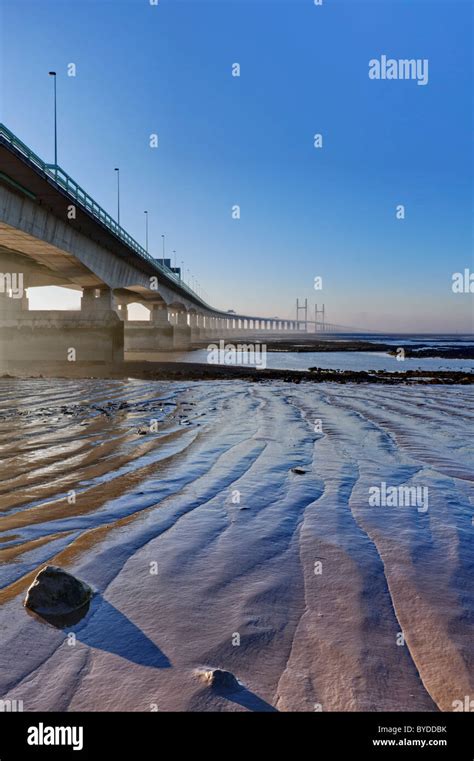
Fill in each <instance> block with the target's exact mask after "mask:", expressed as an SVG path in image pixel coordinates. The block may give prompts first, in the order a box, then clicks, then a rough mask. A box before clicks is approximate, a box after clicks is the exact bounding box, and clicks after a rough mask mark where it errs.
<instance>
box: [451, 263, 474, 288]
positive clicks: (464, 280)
mask: <svg viewBox="0 0 474 761" xmlns="http://www.w3.org/2000/svg"><path fill="white" fill-rule="evenodd" d="M452 280H453V283H452V286H451V289H452V291H453V293H474V272H471V271H470V270H469V269H468V268H467V267H466V269H465V270H464V272H454V273H453V278H452Z"/></svg>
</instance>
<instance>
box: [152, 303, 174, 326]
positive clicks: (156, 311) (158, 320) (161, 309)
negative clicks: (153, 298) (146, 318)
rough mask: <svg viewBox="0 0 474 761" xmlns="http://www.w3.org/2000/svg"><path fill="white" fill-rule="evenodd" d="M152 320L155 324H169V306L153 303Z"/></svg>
mask: <svg viewBox="0 0 474 761" xmlns="http://www.w3.org/2000/svg"><path fill="white" fill-rule="evenodd" d="M150 322H151V323H153V325H169V324H170V321H169V317H168V308H167V306H166V304H152V305H151V313H150Z"/></svg>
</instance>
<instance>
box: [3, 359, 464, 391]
mask: <svg viewBox="0 0 474 761" xmlns="http://www.w3.org/2000/svg"><path fill="white" fill-rule="evenodd" d="M35 377H37V378H109V379H124V378H136V379H142V380H157V381H176V380H179V381H183V380H190V381H212V380H247V381H252V382H255V383H259V382H264V381H274V380H278V381H285V382H287V383H301V382H310V383H327V382H332V383H377V384H384V383H385V384H410V385H413V384H418V385H419V384H421V385H427V384H430V385H431V384H443V385H453V384H460V385H472V384H474V373H466V372H460V371H454V370H437V371H433V370H405V371H400V372H390V371H386V370H376V371H375V370H374V371H370V370H367V371H366V370H360V371H355V370H333V369H324V368H320V367H312V368H309V369H308V370H277V369H269V368H266V369H257V368H255V367H247V366H237V365H211V364H204V363H198V362H133V361H128V362H122V363H120V364H117V365H113V366H111V365H105V364H99V363H96V364H94V363H81V364H80V363H71V364H69V365H64V364H61V365H58V366H52V365H50V364H48V365H47V364H46V363H45V364H44V366H43V365H42V364H37V365H36V372H35V373H32V372H31V369H30V370H29V371H24V372H23V371H21V369H19V370H15V371H10V372H9V373H5V374H4V375H2V376H0V379H2V378H3V379H11V378H19V379H20V378H35Z"/></svg>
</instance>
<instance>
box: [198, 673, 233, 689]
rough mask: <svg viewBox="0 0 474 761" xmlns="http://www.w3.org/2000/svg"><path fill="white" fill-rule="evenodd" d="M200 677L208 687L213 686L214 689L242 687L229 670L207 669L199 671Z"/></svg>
mask: <svg viewBox="0 0 474 761" xmlns="http://www.w3.org/2000/svg"><path fill="white" fill-rule="evenodd" d="M201 678H202V679H203V681H204V682H206V684H207V685H208V686H209V687H213V688H214V689H215V690H230V691H235V690H240V689H242V685H241V684H240V683H239V682H238V681H237V679H236V678H235V676H234V675H233V674H231V672H230V671H223V670H222V669H209V670H208V671H203V672H201Z"/></svg>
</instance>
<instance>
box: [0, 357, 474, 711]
mask: <svg viewBox="0 0 474 761" xmlns="http://www.w3.org/2000/svg"><path fill="white" fill-rule="evenodd" d="M226 369H228V368H226ZM12 400H15V401H12ZM472 401H473V392H472V389H471V388H470V387H469V386H467V385H465V386H462V385H442V384H440V383H439V382H438V383H437V384H436V385H429V386H427V385H425V386H410V387H409V386H407V385H402V384H396V385H394V384H390V385H376V384H356V383H352V382H346V383H345V384H344V385H341V384H335V383H324V382H323V383H319V384H314V383H309V382H305V381H303V382H300V383H297V384H293V383H292V384H289V383H285V382H283V381H281V380H272V382H268V383H266V382H264V383H248V382H247V381H245V380H239V379H234V380H231V381H229V380H227V381H222V380H219V379H216V380H214V381H213V382H193V381H189V380H187V379H186V380H181V381H171V382H170V381H164V380H153V379H147V380H143V379H136V380H133V379H125V380H113V379H111V380H97V379H96V380H94V379H90V380H73V379H68V380H64V379H59V380H43V379H35V380H15V379H3V380H0V450H1V460H2V461H1V466H0V467H1V469H2V477H3V478H2V485H1V491H0V525H1V543H0V560H1V564H0V587H1V589H0V630H1V632H2V648H1V651H0V659H1V666H0V697H2V698H3V699H5V698H11V699H13V698H16V699H22V700H23V701H24V708H25V710H26V711H36V710H59V711H65V710H107V711H116V710H128V711H150V710H156V709H158V710H161V711H167V710H186V711H190V710H217V711H242V710H262V711H270V710H279V711H292V710H295V711H314V710H319V709H320V708H321V709H322V710H323V711H334V710H341V711H357V710H370V711H382V710H389V711H405V710H413V711H416V710H419V711H436V710H443V711H450V710H452V704H453V701H454V700H463V699H464V696H466V695H472V694H474V692H473V690H474V685H473V655H474V653H473V649H474V646H473V637H472V625H473V617H474V600H473V593H472V569H473V567H474V551H473V545H472V530H473V529H472V515H473V498H474V489H473V481H474V467H473V465H474V458H473V453H472V449H470V448H469V446H468V444H469V435H470V434H469V431H470V430H472V418H473V413H472ZM315 420H321V426H322V430H321V431H319V430H318V425H316V430H315ZM151 421H157V425H155V424H153V426H154V428H156V429H157V430H156V431H153V432H151V431H150V422H151ZM293 468H300V469H302V470H303V471H305V472H304V473H303V474H298V473H294V472H293V471H292V469H293ZM381 481H386V482H387V483H391V484H408V485H423V486H427V487H428V489H429V509H428V510H427V511H426V512H425V513H421V512H419V511H418V510H417V509H416V508H413V507H399V508H389V507H381V508H377V507H371V506H369V504H368V490H369V488H370V487H371V486H372V485H374V484H378V483H380V482H381ZM71 490H74V492H75V501H72V502H71ZM68 496H69V501H68ZM46 563H52V564H55V565H59V566H61V567H63V568H65V569H66V570H68V571H70V572H72V573H74V574H76V575H77V576H78V577H79V578H81V579H83V580H84V581H86V582H87V583H89V584H91V585H92V586H93V588H94V589H95V591H96V595H95V597H94V600H93V602H92V604H91V607H90V609H89V611H88V612H87V614H86V615H85V617H84V618H83V619H82V620H81V621H80V622H79V623H77V624H75V625H72V626H69V627H66V628H65V629H58V628H55V627H53V626H51V625H50V624H48V623H45V622H44V621H42V620H41V619H39V618H37V617H35V616H33V615H31V614H28V613H27V612H26V611H25V609H24V608H23V607H22V600H23V597H24V594H25V591H26V589H27V587H28V585H29V583H31V581H32V579H33V577H34V575H35V574H36V572H37V571H38V570H39V569H40V568H41V567H42V566H43V565H45V564H46ZM154 564H156V567H157V573H154V572H152V571H154V570H155V565H154ZM319 564H321V565H319ZM401 632H403V636H404V640H403V641H404V644H403V641H402V642H400V633H401ZM71 634H74V635H75V636H74V637H71V636H70V635H71ZM204 667H219V668H223V669H227V670H229V671H231V672H232V673H233V674H235V676H236V677H237V678H238V679H239V680H240V681H241V683H242V689H241V690H239V691H238V692H235V693H232V694H230V695H229V694H220V693H219V692H216V691H213V690H211V689H209V688H208V687H206V686H204V685H203V683H202V681H201V680H200V679H199V677H198V672H199V670H200V669H202V668H204Z"/></svg>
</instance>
